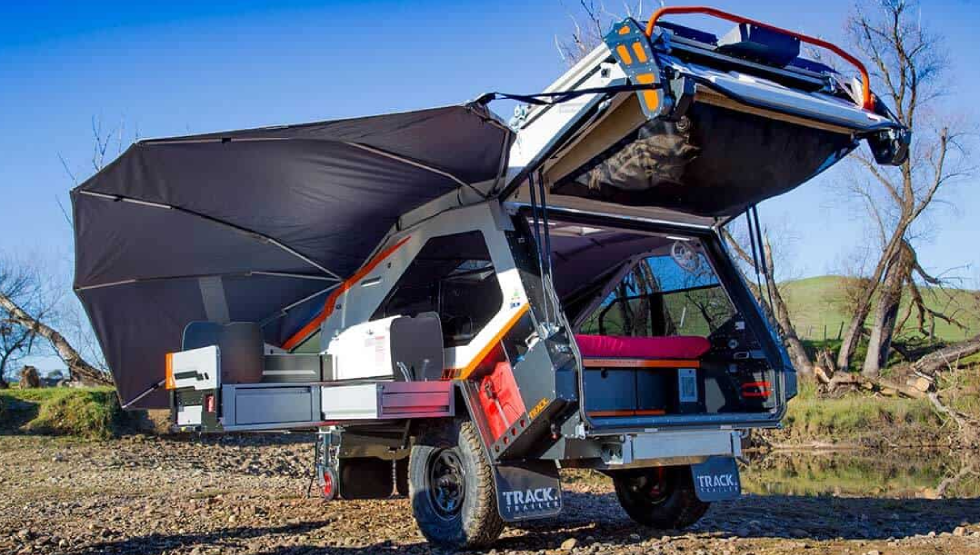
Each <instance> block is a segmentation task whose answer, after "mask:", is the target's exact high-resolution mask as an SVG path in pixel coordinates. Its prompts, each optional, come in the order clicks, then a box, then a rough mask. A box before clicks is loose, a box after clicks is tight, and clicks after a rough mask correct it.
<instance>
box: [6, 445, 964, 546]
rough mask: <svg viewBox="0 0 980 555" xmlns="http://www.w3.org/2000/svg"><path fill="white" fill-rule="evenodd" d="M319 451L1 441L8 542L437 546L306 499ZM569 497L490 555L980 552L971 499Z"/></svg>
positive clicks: (344, 505) (574, 492)
mask: <svg viewBox="0 0 980 555" xmlns="http://www.w3.org/2000/svg"><path fill="white" fill-rule="evenodd" d="M311 457H312V448H311V445H310V444H309V443H308V442H307V441H306V438H303V437H297V436H291V437H290V436H257V437H256V436H253V437H249V438H236V437H226V438H209V439H206V440H202V439H199V438H195V439H191V438H183V439H167V438H157V437H146V436H135V437H129V438H124V439H120V440H114V441H110V442H83V441H78V440H69V439H60V438H46V437H37V436H16V435H15V436H0V552H2V553H72V554H93V555H94V554H96V553H139V554H151V555H154V554H161V555H162V554H170V553H181V554H194V555H198V554H210V553H276V554H286V553H314V552H323V553H336V554H344V555H347V554H350V555H354V554H375V553H392V554H395V553H413V554H414V553H417V554H425V553H429V552H430V548H429V547H428V546H427V545H426V543H425V542H424V540H423V539H422V537H421V536H420V535H419V533H418V532H417V531H416V529H415V525H414V522H413V521H412V518H411V512H410V509H409V506H408V502H407V500H405V499H393V500H386V501H336V502H332V503H324V502H322V501H321V500H319V499H317V498H315V497H314V498H306V497H305V496H304V493H305V490H306V487H307V484H308V480H309V474H308V469H309V467H310V464H311ZM565 492H566V493H565V505H566V506H565V511H564V514H563V515H562V516H561V517H560V518H558V519H556V520H553V521H546V522H539V523H536V524H534V525H532V526H526V527H522V528H510V529H508V530H507V531H506V532H505V534H504V536H503V537H502V538H501V539H500V540H499V541H498V542H497V544H496V545H495V548H494V549H493V550H491V551H489V553H495V554H498V555H504V554H523V553H555V554H561V553H573V554H574V553H581V554H598V555H602V554H611V553H630V554H638V555H639V554H644V555H645V554H692V555H694V554H712V555H715V554H736V553H738V554H749V553H754V554H756V555H767V554H774V553H803V552H805V553H851V554H855V555H861V554H891V553H895V554H899V553H901V554H906V553H923V554H925V553H928V554H949V555H964V554H980V500H975V499H969V500H926V499H913V500H898V499H870V498H844V497H815V498H806V497H794V496H746V497H744V498H743V499H741V500H739V501H735V502H727V503H719V504H716V505H715V506H713V507H712V509H711V511H710V512H709V513H708V515H707V516H706V517H705V518H704V519H703V520H702V521H701V522H700V523H699V524H698V525H696V526H695V527H694V528H693V529H691V530H687V531H684V532H678V531H664V530H651V529H644V528H641V527H639V526H637V525H635V524H633V523H632V522H631V521H630V520H628V519H627V517H626V515H625V514H624V513H623V512H622V510H621V509H620V508H619V505H618V504H617V502H616V499H615V496H614V495H613V494H612V493H611V487H610V485H609V484H608V483H607V482H606V481H603V480H597V479H593V478H592V477H590V476H585V475H583V474H581V473H578V474H569V475H567V476H566V483H565Z"/></svg>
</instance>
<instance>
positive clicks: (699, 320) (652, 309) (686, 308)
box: [580, 251, 735, 337]
mask: <svg viewBox="0 0 980 555" xmlns="http://www.w3.org/2000/svg"><path fill="white" fill-rule="evenodd" d="M692 256H693V258H690V259H688V261H687V262H686V263H683V264H684V265H683V266H682V263H679V262H678V260H677V257H676V256H671V255H669V254H665V255H658V256H649V257H646V258H643V259H641V260H640V261H639V262H638V263H636V264H635V265H634V266H633V267H632V268H630V269H629V271H627V272H626V274H625V276H624V277H622V278H621V280H620V281H619V282H618V284H617V285H616V287H615V288H614V289H613V290H612V291H611V292H610V293H609V294H608V295H607V296H606V297H605V299H603V301H602V303H601V304H600V305H599V306H598V307H597V308H596V309H595V310H594V311H593V313H592V314H591V315H590V316H589V317H588V318H587V319H586V320H585V321H584V322H583V324H582V326H581V328H580V333H585V334H595V335H622V336H632V337H657V336H671V335H686V336H700V337H708V336H710V335H711V334H712V333H713V332H714V331H715V330H717V329H718V328H719V327H720V326H721V325H723V324H725V323H726V322H729V321H730V320H731V319H732V318H733V317H734V316H735V309H734V307H733V306H732V303H731V301H730V300H729V299H728V296H727V295H726V293H725V291H724V290H723V289H722V287H721V285H720V284H719V283H718V278H717V277H716V275H715V272H714V270H713V269H712V268H711V265H710V264H709V263H708V261H707V259H706V258H705V256H704V254H703V253H700V252H697V253H694V252H693V251H692Z"/></svg>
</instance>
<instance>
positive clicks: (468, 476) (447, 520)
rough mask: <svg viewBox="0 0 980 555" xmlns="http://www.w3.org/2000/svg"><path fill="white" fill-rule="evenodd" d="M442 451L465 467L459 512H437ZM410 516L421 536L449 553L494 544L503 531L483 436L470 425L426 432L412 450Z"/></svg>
mask: <svg viewBox="0 0 980 555" xmlns="http://www.w3.org/2000/svg"><path fill="white" fill-rule="evenodd" d="M443 451H446V452H448V453H447V455H448V456H449V457H450V458H452V459H455V460H456V461H457V462H458V463H459V465H460V467H461V476H462V486H463V487H462V488H460V489H461V490H462V492H463V495H462V496H461V497H462V498H461V500H460V502H459V508H458V510H456V511H455V512H445V511H442V510H441V509H439V508H437V504H438V503H439V502H438V501H437V500H436V497H437V495H438V494H437V493H435V492H436V491H437V489H436V488H435V487H434V485H433V484H432V470H433V465H435V464H440V463H437V462H436V461H439V460H440V456H441V455H442V454H443ZM408 484H409V497H410V498H411V500H412V514H413V516H414V517H415V521H416V522H417V523H418V527H419V530H420V531H421V532H422V535H423V536H425V538H426V539H427V540H429V542H430V543H432V544H433V545H437V546H439V547H445V548H451V549H475V548H481V547H486V546H488V545H489V544H491V543H492V542H493V541H494V540H496V539H497V537H498V536H499V535H500V533H501V532H502V531H503V529H504V522H503V520H502V519H501V518H500V514H499V513H498V512H497V494H496V491H495V486H494V478H493V469H492V468H491V467H490V464H489V462H488V461H487V460H486V456H485V455H484V453H483V448H482V446H481V444H480V436H479V433H478V432H477V430H476V427H475V426H474V425H473V423H472V422H456V423H455V424H454V425H447V426H443V427H441V428H436V427H433V428H430V429H429V430H427V431H423V432H422V434H421V435H420V436H419V438H418V439H417V440H416V442H415V445H413V446H412V454H411V457H410V461H409V471H408Z"/></svg>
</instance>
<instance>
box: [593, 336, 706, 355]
mask: <svg viewBox="0 0 980 555" xmlns="http://www.w3.org/2000/svg"><path fill="white" fill-rule="evenodd" d="M575 341H576V342H577V343H578V348H579V350H580V351H581V352H582V356H583V357H590V358H642V359H671V360H675V359H688V360H689V359H696V358H698V357H700V356H701V355H703V354H704V353H706V352H708V349H710V348H711V343H710V342H709V341H708V340H707V339H705V338H703V337H692V336H685V335H675V336H670V337H625V336H621V335H576V336H575Z"/></svg>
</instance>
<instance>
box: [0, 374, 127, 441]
mask: <svg viewBox="0 0 980 555" xmlns="http://www.w3.org/2000/svg"><path fill="white" fill-rule="evenodd" d="M126 421H127V416H126V414H125V413H124V412H123V411H122V410H121V409H120V407H119V401H118V399H117V398H116V392H115V390H113V389H112V388H107V387H100V388H43V389H6V390H0V430H4V431H6V432H29V433H38V434H47V435H68V436H75V437H81V438H86V439H109V438H112V437H115V436H117V435H118V434H119V432H120V430H121V428H122V427H123V425H124V424H125V423H126Z"/></svg>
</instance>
